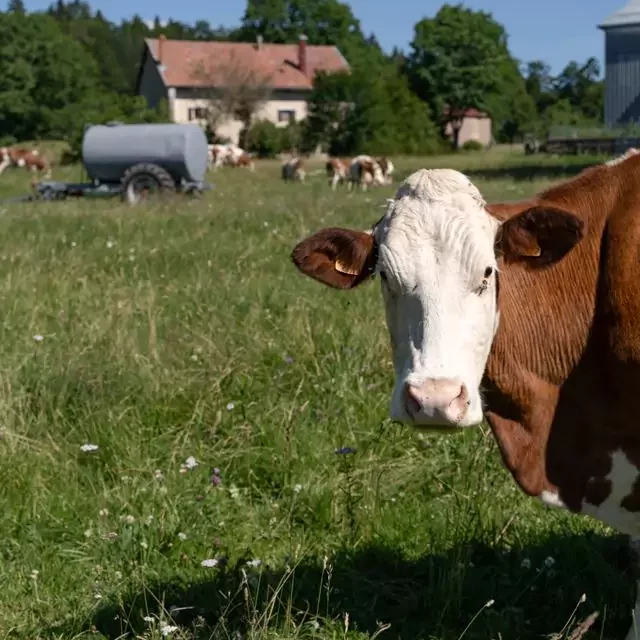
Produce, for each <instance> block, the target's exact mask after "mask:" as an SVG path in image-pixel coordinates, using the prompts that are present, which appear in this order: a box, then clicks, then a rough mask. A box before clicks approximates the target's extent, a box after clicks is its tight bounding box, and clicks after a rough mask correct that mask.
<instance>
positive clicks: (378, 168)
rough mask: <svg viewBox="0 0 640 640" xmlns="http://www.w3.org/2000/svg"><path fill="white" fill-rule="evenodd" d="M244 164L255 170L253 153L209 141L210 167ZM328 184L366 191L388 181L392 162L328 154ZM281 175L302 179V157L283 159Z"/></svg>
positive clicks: (290, 178) (304, 174)
mask: <svg viewBox="0 0 640 640" xmlns="http://www.w3.org/2000/svg"><path fill="white" fill-rule="evenodd" d="M223 166H227V167H246V168H248V169H249V170H251V171H254V170H255V162H254V160H253V156H252V155H251V154H250V153H248V152H247V151H245V150H244V149H243V148H242V147H239V146H238V145H236V144H210V145H209V167H210V168H211V169H213V170H217V169H219V168H220V167H223ZM325 168H326V173H327V178H328V180H329V185H330V186H331V188H332V189H333V190H334V191H335V190H336V189H337V187H338V185H340V184H343V183H346V184H347V188H348V189H349V190H351V189H352V188H353V187H354V186H357V187H360V189H362V190H363V191H366V190H367V188H368V187H370V186H383V185H388V184H391V182H392V178H391V175H392V174H393V172H394V166H393V162H391V160H390V159H389V158H387V157H384V156H380V157H374V156H369V155H359V156H356V157H355V158H352V159H349V158H331V157H330V158H329V159H328V160H327V162H326V165H325ZM281 175H282V179H283V180H284V181H285V182H304V181H305V179H306V177H307V170H306V167H305V160H304V158H301V157H299V156H294V157H291V158H287V159H286V160H284V161H283V162H282V168H281Z"/></svg>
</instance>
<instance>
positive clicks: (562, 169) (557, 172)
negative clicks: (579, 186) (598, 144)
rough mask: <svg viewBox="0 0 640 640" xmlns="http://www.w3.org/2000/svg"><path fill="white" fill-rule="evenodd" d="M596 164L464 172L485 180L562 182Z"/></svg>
mask: <svg viewBox="0 0 640 640" xmlns="http://www.w3.org/2000/svg"><path fill="white" fill-rule="evenodd" d="M594 164H596V162H594V161H591V162H580V163H575V162H573V163H571V162H567V163H563V164H557V163H556V164H522V165H514V166H497V167H496V166H493V167H481V168H470V169H466V170H465V171H464V173H465V175H467V176H469V177H470V178H482V179H484V180H501V179H503V180H504V179H507V178H509V179H511V180H521V181H525V180H538V179H546V180H562V179H565V178H571V177H573V176H575V175H577V174H578V173H580V172H581V171H584V170H585V169H588V168H589V167H593V166H594Z"/></svg>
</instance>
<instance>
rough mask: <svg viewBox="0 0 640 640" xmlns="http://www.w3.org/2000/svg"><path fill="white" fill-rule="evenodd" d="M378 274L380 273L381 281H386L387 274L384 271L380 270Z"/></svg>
mask: <svg viewBox="0 0 640 640" xmlns="http://www.w3.org/2000/svg"><path fill="white" fill-rule="evenodd" d="M379 274H380V279H381V280H382V281H383V282H386V281H387V274H386V273H385V272H384V271H380V272H379Z"/></svg>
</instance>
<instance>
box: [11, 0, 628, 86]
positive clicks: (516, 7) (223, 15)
mask: <svg viewBox="0 0 640 640" xmlns="http://www.w3.org/2000/svg"><path fill="white" fill-rule="evenodd" d="M450 1H451V3H452V4H453V3H454V2H457V0H450ZM626 1H627V0H463V3H464V4H465V5H466V6H468V7H470V8H472V9H482V10H484V11H488V12H490V13H492V14H493V17H494V18H495V19H496V20H497V21H498V22H500V23H501V24H502V25H504V27H505V28H506V30H507V33H508V34H509V48H510V49H511V53H512V54H513V55H514V56H515V57H516V58H518V59H520V60H522V61H528V60H536V59H539V60H544V61H545V62H547V64H549V65H550V66H551V69H552V72H553V73H555V74H557V73H559V72H560V71H562V69H563V67H564V66H565V65H566V63H567V62H569V61H570V60H577V61H578V62H582V61H585V60H586V59H587V58H589V57H591V56H593V57H595V58H597V59H598V60H600V62H601V63H602V61H603V53H604V34H603V33H602V31H601V30H600V29H598V28H597V25H598V24H599V23H600V22H602V21H603V20H604V19H605V18H607V17H608V16H609V15H610V14H611V13H613V12H614V11H616V10H618V9H620V8H621V7H622V6H623V5H624V4H626ZM51 2H52V0H25V6H26V7H27V9H28V10H29V11H38V10H42V9H46V8H47V7H48V6H49V5H50V4H51ZM89 2H90V4H91V6H92V7H94V8H96V9H101V10H102V12H103V14H104V15H105V16H106V17H107V18H109V19H110V20H113V21H116V22H118V21H120V20H121V19H122V18H130V17H131V16H132V15H134V14H135V13H137V14H138V15H140V16H141V17H142V18H144V19H153V18H154V17H155V16H156V15H158V16H159V17H160V18H161V19H167V18H174V19H176V20H180V21H182V22H195V21H196V20H198V19H205V20H208V21H209V22H210V23H211V24H212V25H214V26H218V25H223V26H234V25H237V24H238V23H239V21H240V18H241V17H242V14H243V13H244V8H245V4H246V2H245V0H208V1H206V2H205V1H203V0H200V1H197V0H181V2H178V3H176V2H175V1H174V0H89ZM348 4H350V5H351V8H352V10H353V13H354V14H355V16H356V17H357V18H358V19H359V20H360V22H361V24H362V28H363V30H364V32H365V34H367V35H369V34H370V33H374V34H375V35H376V37H377V38H378V41H379V42H380V44H381V45H382V47H383V48H384V49H385V50H387V51H390V50H391V49H392V48H393V47H394V46H398V47H400V48H401V49H404V50H408V48H409V42H410V41H411V39H412V37H413V25H414V24H415V23H416V22H417V21H418V20H420V19H422V18H424V17H431V16H433V15H434V14H435V13H436V12H437V10H438V8H439V7H440V5H441V4H442V2H439V1H436V0H391V1H389V0H349V2H348ZM6 6H7V0H0V9H2V10H4V9H6Z"/></svg>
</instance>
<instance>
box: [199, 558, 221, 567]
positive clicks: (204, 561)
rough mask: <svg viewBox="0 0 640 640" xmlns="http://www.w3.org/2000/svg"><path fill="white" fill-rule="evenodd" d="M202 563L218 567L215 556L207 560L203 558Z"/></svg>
mask: <svg viewBox="0 0 640 640" xmlns="http://www.w3.org/2000/svg"><path fill="white" fill-rule="evenodd" d="M200 565H201V566H203V567H208V568H211V567H217V566H218V561H217V560H216V559H215V558H208V559H207V560H203V561H202V562H201V563H200Z"/></svg>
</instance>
